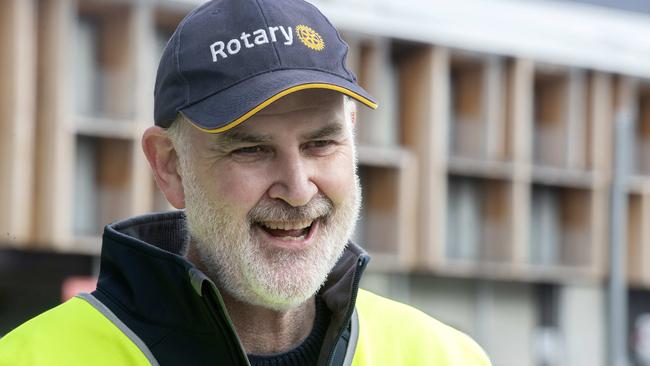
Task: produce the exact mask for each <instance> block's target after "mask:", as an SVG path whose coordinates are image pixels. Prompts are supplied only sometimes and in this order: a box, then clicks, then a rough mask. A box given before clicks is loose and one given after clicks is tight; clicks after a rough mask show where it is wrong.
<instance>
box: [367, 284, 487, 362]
mask: <svg viewBox="0 0 650 366" xmlns="http://www.w3.org/2000/svg"><path fill="white" fill-rule="evenodd" d="M357 312H358V315H359V342H360V344H359V345H360V346H361V347H362V349H363V347H372V348H373V349H376V350H383V351H381V352H384V353H388V352H390V353H391V354H390V355H389V354H385V356H386V357H384V359H385V360H386V359H391V358H393V357H396V358H394V359H396V360H402V361H403V360H410V362H411V363H408V364H437V365H459V364H462V365H477V366H479V365H480V366H487V365H490V361H489V359H488V357H487V356H486V354H485V352H484V351H483V349H482V348H481V347H480V346H479V345H478V344H477V343H476V342H475V341H474V340H473V339H472V338H471V337H469V336H468V335H466V334H465V333H463V332H461V331H459V330H457V329H455V328H453V327H451V326H449V325H447V324H444V323H443V322H441V321H439V320H437V319H435V318H433V317H431V316H429V315H427V314H425V313H424V312H422V311H420V310H418V309H416V308H414V307H412V306H409V305H406V304H403V303H400V302H397V301H394V300H390V299H387V298H385V297H382V296H379V295H376V294H374V293H372V292H370V291H366V290H359V295H358V297H357ZM362 352H363V350H362ZM373 358H374V357H373ZM377 362H378V360H377V359H375V360H374V361H373V363H368V364H376V363H377ZM359 364H364V363H359ZM379 364H383V363H381V362H380V363H379Z"/></svg>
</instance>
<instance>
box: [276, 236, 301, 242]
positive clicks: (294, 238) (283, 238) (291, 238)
mask: <svg viewBox="0 0 650 366" xmlns="http://www.w3.org/2000/svg"><path fill="white" fill-rule="evenodd" d="M304 239H305V235H301V236H283V237H281V238H280V240H287V241H299V240H304Z"/></svg>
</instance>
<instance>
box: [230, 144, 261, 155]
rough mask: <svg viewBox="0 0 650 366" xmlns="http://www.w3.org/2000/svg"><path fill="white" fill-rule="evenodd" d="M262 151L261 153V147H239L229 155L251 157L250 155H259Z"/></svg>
mask: <svg viewBox="0 0 650 366" xmlns="http://www.w3.org/2000/svg"><path fill="white" fill-rule="evenodd" d="M262 151H263V147H262V146H259V145H256V146H246V147H241V148H239V149H236V150H233V151H232V152H231V154H240V155H252V154H259V153H261V152H262Z"/></svg>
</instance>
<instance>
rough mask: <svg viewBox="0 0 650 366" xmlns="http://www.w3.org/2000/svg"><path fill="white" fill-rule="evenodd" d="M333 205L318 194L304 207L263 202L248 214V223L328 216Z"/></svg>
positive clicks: (278, 201) (273, 200) (269, 201)
mask: <svg viewBox="0 0 650 366" xmlns="http://www.w3.org/2000/svg"><path fill="white" fill-rule="evenodd" d="M333 209H334V203H333V202H332V200H330V199H329V198H327V197H325V196H324V195H322V194H320V195H318V196H316V197H314V198H312V200H311V201H309V203H307V204H306V205H304V206H298V207H294V206H291V205H290V204H288V203H287V202H285V201H283V200H279V199H270V200H263V201H261V202H260V203H258V204H257V205H256V206H255V207H253V209H251V210H250V212H249V213H248V219H249V222H262V221H304V220H315V219H317V218H319V217H322V216H329V215H330V214H331V212H332V210H333Z"/></svg>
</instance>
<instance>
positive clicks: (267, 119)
mask: <svg viewBox="0 0 650 366" xmlns="http://www.w3.org/2000/svg"><path fill="white" fill-rule="evenodd" d="M346 52H347V46H346V45H345V44H344V43H343V42H342V41H341V39H340V38H339V35H338V34H337V32H336V30H335V29H334V28H333V27H332V26H331V25H330V24H329V22H328V21H327V19H326V18H325V17H324V16H323V15H322V14H320V13H319V12H318V10H316V9H315V8H314V7H313V6H311V5H310V4H308V3H305V2H303V1H302V0H282V1H280V0H277V1H270V0H223V1H214V2H209V3H206V4H204V5H203V6H200V7H199V8H197V9H196V10H194V11H193V12H192V13H190V14H189V15H188V16H187V17H186V18H185V19H184V20H183V21H182V22H181V24H180V25H179V27H178V29H177V30H176V32H175V33H174V35H173V36H172V38H171V40H170V41H169V43H168V44H167V47H166V49H165V51H164V54H163V57H162V59H161V63H160V67H159V69H158V77H157V81H156V89H155V111H154V112H155V113H154V114H155V122H156V123H155V124H156V125H155V126H153V127H151V128H149V129H148V130H147V131H146V132H145V134H144V137H143V139H142V145H143V149H144V153H145V155H146V156H147V159H148V161H149V163H150V165H151V167H152V170H153V172H154V175H155V178H156V182H157V184H158V186H159V187H160V188H161V190H162V191H163V192H164V194H165V196H166V197H167V199H168V200H169V202H170V203H171V204H172V205H174V206H175V207H177V208H180V209H182V208H184V209H185V211H184V212H183V211H178V212H171V213H163V214H152V215H147V216H142V217H136V218H131V219H128V220H125V221H122V222H118V223H115V224H112V225H109V226H107V227H106V230H105V234H104V243H103V248H102V258H101V272H100V277H99V282H98V285H97V290H96V291H94V292H93V293H92V294H81V295H79V296H78V297H76V298H74V299H72V300H70V301H68V302H66V303H64V304H62V305H61V306H59V307H57V308H55V309H53V310H50V311H48V312H46V313H44V314H42V315H40V316H38V317H36V318H35V319H32V320H31V321H29V322H27V323H26V324H24V325H23V326H21V327H19V328H17V329H16V330H15V331H13V332H12V333H10V334H9V335H8V336H6V337H5V338H3V339H2V341H0V363H2V364H11V365H22V364H37V365H40V364H47V365H58V364H62V365H63V364H65V365H80V364H93V365H96V364H107V365H108V364H110V365H148V364H151V365H208V364H216V365H350V364H352V365H489V361H488V359H487V357H486V356H485V355H484V353H483V351H482V350H481V349H480V347H479V346H477V345H476V344H475V343H474V342H473V341H472V340H471V339H470V338H469V337H467V336H465V335H464V334H462V333H460V332H458V331H456V330H454V329H452V328H450V327H447V326H445V325H443V324H441V323H439V322H437V321H436V320H434V319H432V318H430V317H428V316H426V315H425V314H423V313H421V312H419V311H417V310H415V309H413V308H410V307H408V306H406V305H403V304H399V303H396V302H393V301H390V300H387V299H384V298H381V297H379V296H377V295H374V294H372V293H370V292H366V291H363V290H360V289H359V288H358V286H359V280H360V276H361V274H362V272H363V270H364V269H365V267H366V264H367V263H368V260H369V257H368V255H367V254H366V253H365V252H364V251H363V250H362V249H361V248H360V247H358V246H356V245H355V244H353V243H350V242H349V241H348V239H349V237H350V235H351V233H352V230H353V227H354V224H355V221H356V218H357V214H358V211H359V205H360V189H359V182H358V178H357V176H356V173H355V163H356V161H355V146H354V143H353V125H354V116H355V109H354V108H355V106H354V104H353V103H354V102H353V101H352V100H353V99H354V100H356V101H359V102H361V103H363V104H365V105H366V106H368V107H371V108H375V107H376V104H375V102H374V100H373V98H372V97H371V96H369V95H368V94H367V93H366V92H365V91H364V90H363V89H362V88H360V87H359V86H358V85H357V84H356V82H355V77H354V76H353V75H352V73H350V71H348V70H347V69H346V68H345V55H346Z"/></svg>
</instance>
